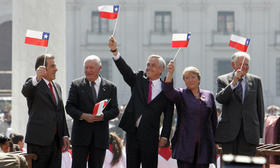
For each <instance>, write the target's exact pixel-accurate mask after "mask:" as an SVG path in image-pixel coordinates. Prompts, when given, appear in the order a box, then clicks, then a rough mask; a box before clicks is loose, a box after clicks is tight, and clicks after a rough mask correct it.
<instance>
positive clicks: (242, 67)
mask: <svg viewBox="0 0 280 168" xmlns="http://www.w3.org/2000/svg"><path fill="white" fill-rule="evenodd" d="M244 61H245V57H244V58H243V60H242V64H241V68H240V69H241V71H242V68H243V64H244Z"/></svg>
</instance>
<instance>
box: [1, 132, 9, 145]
mask: <svg viewBox="0 0 280 168" xmlns="http://www.w3.org/2000/svg"><path fill="white" fill-rule="evenodd" d="M9 140H10V139H9V138H8V137H6V136H4V135H2V134H0V145H4V144H5V143H6V142H7V141H9Z"/></svg>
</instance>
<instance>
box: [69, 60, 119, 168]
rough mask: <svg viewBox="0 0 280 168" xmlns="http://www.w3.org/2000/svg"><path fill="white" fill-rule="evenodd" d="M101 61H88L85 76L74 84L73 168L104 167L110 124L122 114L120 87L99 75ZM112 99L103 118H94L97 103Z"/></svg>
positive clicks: (71, 103)
mask: <svg viewBox="0 0 280 168" xmlns="http://www.w3.org/2000/svg"><path fill="white" fill-rule="evenodd" d="M101 68H102V65H101V61H100V58H99V57H97V56H95V55H91V56H88V57H87V58H86V59H85V60H84V73H85V77H81V78H79V79H76V80H74V81H73V82H72V84H71V88H70V91H69V97H68V100H67V103H66V111H67V113H68V114H69V115H70V116H71V117H72V118H73V119H74V123H73V128H72V140H71V142H72V154H73V155H72V156H73V162H72V168H85V167H86V162H87V158H88V156H89V158H88V167H89V168H102V165H103V162H104V157H105V153H106V149H107V148H108V146H109V145H108V138H109V125H108V121H109V120H111V119H113V118H115V117H117V116H118V114H119V109H118V101H117V88H116V86H115V85H114V84H113V83H112V82H110V81H108V80H106V79H104V78H103V77H101V76H100V75H99V72H100V70H101ZM104 99H111V100H110V102H109V104H108V105H107V106H106V107H105V109H104V110H103V114H101V115H100V116H98V115H92V111H93V108H94V105H95V103H97V102H99V101H102V100H104Z"/></svg>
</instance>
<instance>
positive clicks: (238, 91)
mask: <svg viewBox="0 0 280 168" xmlns="http://www.w3.org/2000/svg"><path fill="white" fill-rule="evenodd" d="M242 80H243V79H242V78H241V79H239V84H238V86H237V87H236V88H235V93H236V95H237V96H238V98H239V99H240V100H241V102H242V103H243V87H242Z"/></svg>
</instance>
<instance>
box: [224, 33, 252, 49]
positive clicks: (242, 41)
mask: <svg viewBox="0 0 280 168" xmlns="http://www.w3.org/2000/svg"><path fill="white" fill-rule="evenodd" d="M249 43H250V39H249V38H245V37H241V36H237V35H234V34H232V35H231V37H230V41H229V46H230V47H232V48H235V49H237V50H240V51H243V52H246V51H247V49H248V46H249Z"/></svg>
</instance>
